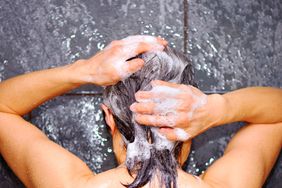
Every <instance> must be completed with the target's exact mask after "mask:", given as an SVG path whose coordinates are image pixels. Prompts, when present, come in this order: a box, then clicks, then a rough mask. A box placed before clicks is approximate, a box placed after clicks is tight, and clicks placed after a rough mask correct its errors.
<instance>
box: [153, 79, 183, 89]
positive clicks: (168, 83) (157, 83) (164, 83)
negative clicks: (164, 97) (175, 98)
mask: <svg viewBox="0 0 282 188" xmlns="http://www.w3.org/2000/svg"><path fill="white" fill-rule="evenodd" d="M151 85H152V86H153V87H154V86H167V87H172V88H179V87H180V84H176V83H172V82H165V81H162V80H153V81H152V82H151Z"/></svg>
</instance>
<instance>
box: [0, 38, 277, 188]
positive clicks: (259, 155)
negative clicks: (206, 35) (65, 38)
mask: <svg viewBox="0 0 282 188" xmlns="http://www.w3.org/2000/svg"><path fill="white" fill-rule="evenodd" d="M165 45H166V42H165V41H163V40H162V39H156V38H153V37H147V36H146V37H144V36H142V37H141V36H135V37H129V38H126V39H123V40H120V41H115V42H113V43H111V44H110V45H109V46H108V47H107V48H106V49H105V50H103V51H101V52H100V53H98V54H97V55H95V56H94V57H92V58H90V59H88V60H79V61H77V62H75V63H74V64H72V65H68V66H64V67H58V68H54V69H49V70H43V71H38V72H34V73H30V74H26V75H22V76H18V77H15V78H12V79H9V80H6V81H4V82H2V83H1V84H0V91H1V92H0V111H1V112H0V152H1V155H2V156H3V157H4V159H5V160H6V161H7V163H8V165H9V166H10V167H11V168H12V170H13V171H14V172H15V174H16V175H17V176H18V177H19V178H20V179H21V180H22V182H23V183H24V184H25V185H26V186H27V187H40V188H41V187H48V188H49V187H124V186H123V185H122V184H121V183H123V184H130V183H131V182H132V181H133V178H132V177H131V176H130V175H129V174H128V172H127V170H126V168H125V167H124V166H120V167H118V168H116V169H112V170H109V171H107V172H104V173H101V174H99V175H94V174H93V173H92V172H91V171H90V170H89V168H88V167H87V166H86V165H85V164H84V163H83V162H82V161H81V160H80V159H79V158H77V157H76V156H74V155H73V154H71V153H69V152H68V151H66V150H65V149H63V148H61V147H60V146H58V145H57V144H55V143H53V142H51V141H50V140H48V138H47V137H46V136H45V135H44V134H43V133H42V132H41V131H39V130H38V129H37V128H36V127H34V126H33V125H31V124H30V123H28V122H26V121H24V120H23V119H22V118H21V116H22V115H24V114H26V113H28V112H29V111H31V110H32V109H34V108H35V107H37V106H38V105H40V104H41V103H43V102H45V101H46V100H48V99H50V98H53V97H55V96H57V95H60V94H62V93H65V92H67V91H69V90H71V89H74V88H76V87H79V86H81V85H83V84H86V83H92V84H96V85H102V86H108V85H113V84H115V83H117V82H118V81H119V80H124V79H126V78H127V77H129V76H130V75H131V74H132V73H133V72H136V71H137V70H139V69H140V68H141V67H142V66H143V65H144V61H143V60H142V59H140V58H135V59H132V60H130V61H126V60H127V59H130V58H132V57H135V56H136V55H138V54H140V53H144V52H147V51H161V50H163V49H164V46H165ZM157 84H165V83H157ZM167 84H168V83H167ZM173 86H175V85H173ZM173 86H172V87H173ZM177 86H178V85H177ZM181 87H182V88H183V86H181ZM261 89H263V91H264V92H265V93H267V94H268V95H269V97H268V98H267V100H265V98H261V97H259V98H257V97H256V91H252V90H248V92H247V93H246V92H245V91H244V92H243V94H244V95H243V96H245V97H247V96H250V95H251V98H252V100H253V101H256V102H257V103H258V102H261V103H262V105H263V107H265V109H267V111H266V110H265V109H264V111H262V110H261V108H260V107H259V106H260V105H256V106H258V107H257V108H256V106H255V108H254V109H253V110H252V111H255V112H256V113H255V115H263V116H264V118H263V121H265V122H260V123H272V124H267V125H265V124H258V125H250V126H247V127H245V128H244V129H243V130H241V131H240V132H239V133H238V134H237V135H236V136H235V137H234V138H233V139H232V141H231V142H230V143H229V145H228V147H227V149H226V153H225V155H224V156H223V157H222V158H221V159H219V160H218V161H217V162H215V163H214V164H213V165H212V166H211V167H210V168H209V169H208V170H207V171H206V173H205V174H204V176H202V177H201V179H198V178H195V177H193V176H192V175H189V174H187V173H185V172H183V171H181V170H180V169H179V168H178V169H177V172H178V176H177V185H178V187H187V186H191V187H260V186H261V185H262V184H263V182H264V180H265V178H266V177H267V175H268V173H269V171H270V169H271V168H272V166H273V164H274V162H275V159H276V157H277V155H278V153H279V151H280V149H281V144H282V138H281V134H282V124H281V123H279V122H281V121H280V119H279V117H280V115H278V116H279V117H277V113H276V111H278V112H281V111H279V110H281V109H280V108H279V107H280V106H281V91H280V90H276V89H271V88H261ZM196 91H198V90H196ZM241 94H242V92H240V91H238V92H237V93H234V94H232V95H229V97H230V98H233V99H235V98H237V97H238V96H239V97H240V96H241ZM199 95H200V94H199ZM185 96H187V95H185ZM136 97H137V98H138V95H137V96H136ZM140 97H141V96H140ZM142 97H144V95H142ZM213 98H220V97H219V96H217V95H216V96H215V95H211V96H208V98H207V100H206V101H207V102H206V103H202V105H197V107H194V108H193V109H194V111H195V112H194V113H193V114H192V115H189V117H196V114H197V113H196V111H200V110H201V109H203V108H205V109H210V110H213V108H212V107H213V106H212V105H211V104H213V102H212V101H213ZM270 98H271V99H272V100H273V101H275V102H271V101H269V99H270ZM137 101H138V100H137ZM139 101H140V100H139ZM214 101H217V100H214ZM232 101H233V100H232ZM264 103H271V104H270V105H266V106H265V104H264ZM210 105H211V106H210ZM235 105H236V104H235ZM227 106H228V105H227V104H225V102H224V100H222V104H221V105H219V107H218V108H220V109H221V108H222V109H224V108H225V107H226V108H227ZM228 107H234V106H232V105H231V104H229V106H228ZM103 108H104V110H105V112H106V114H107V113H108V115H106V121H107V123H108V124H109V127H110V128H111V130H112V134H113V136H114V142H117V140H118V139H120V137H119V136H118V135H120V134H119V132H118V131H116V130H117V129H116V128H115V126H116V123H115V121H112V120H113V116H112V115H111V114H110V113H109V112H110V111H109V109H108V108H106V107H105V106H104V107H103ZM136 109H137V110H136ZM132 110H133V111H134V110H136V112H139V113H140V114H141V112H140V111H138V107H136V108H135V107H132ZM229 110H230V112H229V111H228V113H229V116H228V117H230V118H229V119H228V121H235V120H241V119H240V117H239V116H237V114H236V113H234V112H233V111H232V110H231V109H229ZM213 111H214V112H217V111H219V112H220V111H221V110H216V111H215V110H213ZM222 111H224V110H222ZM176 112H177V111H176ZM244 112H245V111H244ZM144 113H145V112H144ZM144 113H143V114H144ZM158 113H160V112H158ZM246 113H247V114H248V113H249V111H246ZM145 114H146V113H145ZM149 114H150V113H149ZM199 114H201V113H199ZM207 114H208V117H209V116H216V117H217V118H218V119H222V118H223V117H224V116H221V115H222V114H223V113H218V114H217V113H215V114H209V113H207ZM250 114H253V113H251V112H250ZM280 114H281V113H280ZM147 115H148V113H147ZM166 115H167V116H169V115H171V114H170V113H168V114H165V115H163V116H166ZM138 116H139V115H137V116H136V121H141V120H140V119H143V118H140V119H138V118H139V117H138ZM247 116H248V115H246V114H245V115H244V117H247ZM268 117H270V118H268ZM253 118H254V117H253ZM256 118H258V117H256ZM256 118H254V119H256ZM153 119H154V118H153ZM157 119H158V118H157ZM199 119H201V121H202V122H201V123H199V124H201V125H208V124H209V123H208V122H205V118H204V116H199ZM199 119H198V121H200V120H199ZM206 119H210V118H206ZM215 119H216V118H215ZM242 119H243V118H242ZM270 119H271V120H270ZM273 119H274V120H273ZM270 121H272V122H270ZM178 122H180V121H176V122H174V124H173V125H174V126H175V127H176V126H180V125H181V124H180V123H178ZM191 122H192V121H190V122H189V127H190V128H192V127H194V128H193V129H196V128H198V126H197V124H194V125H196V126H192V123H191ZM217 123H218V122H216V123H215V124H217ZM142 124H146V123H145V122H144V123H142ZM154 125H162V123H159V124H158V123H156V124H154ZM169 125H172V124H169ZM162 126H163V125H162ZM204 127H205V126H204ZM183 128H184V127H183ZM171 130H174V129H169V130H168V128H167V126H166V128H163V134H166V133H168V131H171ZM201 130H202V129H201ZM187 132H188V131H187ZM195 132H196V131H195ZM199 132H201V131H199ZM195 134H197V133H195ZM192 135H193V134H192ZM167 136H169V133H168V134H167ZM193 136H195V135H193ZM182 138H183V137H182ZM185 138H187V137H185ZM246 143H248V145H247V144H246ZM258 146H259V147H258ZM114 149H115V153H116V154H118V152H119V151H120V152H122V153H123V154H121V153H119V154H120V155H117V158H118V161H120V162H124V154H125V153H124V150H122V148H121V147H115V148H114ZM118 150H119V151H118ZM187 153H188V151H186V152H185V151H183V152H181V155H180V158H181V157H182V155H184V156H185V155H187ZM226 169H228V170H226ZM133 176H134V174H133ZM154 182H155V181H154V179H152V180H151V184H152V187H154ZM145 186H149V184H146V185H145Z"/></svg>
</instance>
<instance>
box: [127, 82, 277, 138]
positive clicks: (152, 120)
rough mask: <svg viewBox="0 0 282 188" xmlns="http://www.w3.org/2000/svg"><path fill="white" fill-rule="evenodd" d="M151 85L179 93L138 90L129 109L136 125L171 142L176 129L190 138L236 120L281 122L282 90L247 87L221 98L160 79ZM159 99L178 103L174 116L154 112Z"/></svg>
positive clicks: (191, 87) (256, 122)
mask: <svg viewBox="0 0 282 188" xmlns="http://www.w3.org/2000/svg"><path fill="white" fill-rule="evenodd" d="M152 85H153V86H156V85H157V86H165V87H167V88H171V89H177V90H178V93H177V94H173V93H160V92H152V91H139V92H137V93H136V95H135V96H136V101H137V102H136V103H134V104H132V105H131V110H132V111H133V112H134V113H136V115H135V119H136V121H137V122H139V123H140V124H143V125H149V126H158V127H160V132H161V133H162V134H163V135H165V136H166V137H167V138H168V139H170V140H179V139H177V135H176V134H175V131H174V129H175V128H181V129H183V130H185V132H186V133H187V134H188V135H189V136H190V137H189V138H193V137H195V136H197V135H199V134H200V133H202V132H204V131H206V130H207V129H210V128H213V127H216V126H219V125H223V124H227V123H232V122H236V121H245V122H248V123H252V124H260V123H265V124H271V123H277V122H282V116H281V114H282V108H281V106H282V89H278V88H270V87H250V88H244V89H239V90H236V91H232V92H228V93H226V94H224V95H219V94H213V95H205V94H204V93H203V92H202V91H200V90H199V89H197V88H195V87H193V86H187V85H182V84H175V83H169V82H164V81H160V80H156V81H153V82H152ZM160 96H161V97H163V98H166V99H168V98H169V99H171V100H176V101H178V103H179V105H177V106H175V108H174V109H173V110H174V111H175V112H176V113H175V114H167V115H166V114H165V115H164V114H161V112H160V111H158V110H156V107H157V106H158V105H159V104H158V103H156V102H153V101H156V99H157V98H159V97H160ZM144 100H145V102H143V101H144ZM203 101H204V102H203ZM193 106H194V108H193ZM175 116H176V117H175ZM173 120H175V123H174V124H173V125H172V126H171V125H170V124H169V123H168V122H171V121H173ZM167 127H169V128H167ZM189 138H188V139H189ZM182 141H183V140H182Z"/></svg>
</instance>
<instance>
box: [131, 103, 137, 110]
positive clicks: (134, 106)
mask: <svg viewBox="0 0 282 188" xmlns="http://www.w3.org/2000/svg"><path fill="white" fill-rule="evenodd" d="M129 108H130V110H131V111H132V112H135V111H136V103H133V104H132V105H130V107H129Z"/></svg>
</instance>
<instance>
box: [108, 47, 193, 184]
mask: <svg viewBox="0 0 282 188" xmlns="http://www.w3.org/2000/svg"><path fill="white" fill-rule="evenodd" d="M140 58H142V59H143V60H144V61H145V65H144V67H143V68H142V69H141V70H139V71H138V72H136V73H134V74H133V75H131V76H130V77H129V78H127V79H125V80H123V81H120V82H119V83H117V84H116V85H114V86H108V87H107V88H106V89H105V92H104V103H105V104H106V105H107V106H108V107H109V108H110V109H111V111H112V113H113V115H114V118H115V121H116V124H117V127H118V129H119V131H120V133H121V134H122V136H123V140H124V142H125V144H126V146H127V156H126V166H127V168H128V171H129V173H136V178H135V180H134V181H133V182H132V183H131V184H130V185H126V186H127V187H130V188H135V187H140V186H143V185H145V184H146V183H148V182H149V181H150V180H151V179H152V178H153V176H155V175H157V176H158V178H159V183H160V184H161V187H163V185H164V186H165V187H166V188H169V187H176V177H177V162H176V157H177V156H178V153H179V151H180V149H181V145H182V143H180V142H171V141H168V140H167V139H166V138H164V137H163V136H162V135H160V134H159V133H158V131H157V130H156V128H153V127H148V126H142V125H140V124H138V123H137V122H135V120H134V118H133V114H132V112H131V111H130V109H129V106H130V105H131V104H132V103H134V102H135V97H134V94H135V93H136V92H137V91H139V90H145V91H146V90H150V89H151V85H150V82H151V81H152V80H163V81H168V82H174V83H182V84H189V85H194V86H195V83H194V72H193V69H192V65H191V63H190V61H188V59H187V58H186V57H185V56H184V55H183V54H181V53H179V52H176V51H174V50H172V49H170V48H168V47H167V48H165V50H164V51H162V52H147V53H144V54H142V55H140Z"/></svg>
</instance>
